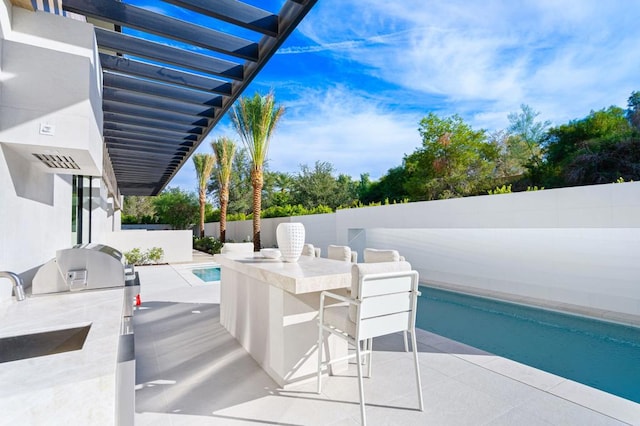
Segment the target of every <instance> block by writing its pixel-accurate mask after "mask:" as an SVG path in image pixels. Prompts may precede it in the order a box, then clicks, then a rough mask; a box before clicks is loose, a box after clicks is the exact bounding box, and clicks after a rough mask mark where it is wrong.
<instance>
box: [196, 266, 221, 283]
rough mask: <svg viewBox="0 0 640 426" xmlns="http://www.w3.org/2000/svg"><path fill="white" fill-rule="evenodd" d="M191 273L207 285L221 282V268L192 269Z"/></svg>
mask: <svg viewBox="0 0 640 426" xmlns="http://www.w3.org/2000/svg"><path fill="white" fill-rule="evenodd" d="M191 273H192V274H193V275H195V276H196V277H198V278H200V279H201V280H202V281H204V282H207V283H210V282H215V281H220V267H218V266H208V267H206V268H197V269H192V270H191Z"/></svg>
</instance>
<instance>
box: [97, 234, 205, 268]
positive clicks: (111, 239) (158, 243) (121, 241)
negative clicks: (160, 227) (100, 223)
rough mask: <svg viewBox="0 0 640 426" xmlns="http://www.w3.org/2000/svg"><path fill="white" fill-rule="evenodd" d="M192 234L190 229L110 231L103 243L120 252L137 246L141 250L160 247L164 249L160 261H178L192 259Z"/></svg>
mask: <svg viewBox="0 0 640 426" xmlns="http://www.w3.org/2000/svg"><path fill="white" fill-rule="evenodd" d="M192 241H193V234H192V232H191V231H146V230H138V229H136V230H128V231H119V232H110V233H108V234H107V235H106V240H105V244H107V245H109V246H111V247H114V248H116V249H118V250H120V251H121V252H123V253H124V252H127V251H130V250H132V249H134V248H139V249H140V250H142V251H143V252H144V251H146V250H148V249H150V248H153V247H160V248H162V250H164V256H163V258H162V262H167V263H178V262H190V261H191V260H192V255H191V251H192V246H193V242H192Z"/></svg>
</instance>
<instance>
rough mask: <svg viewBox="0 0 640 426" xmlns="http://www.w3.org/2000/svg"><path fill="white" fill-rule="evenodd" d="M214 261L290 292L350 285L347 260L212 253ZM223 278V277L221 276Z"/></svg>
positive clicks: (312, 290) (304, 291)
mask: <svg viewBox="0 0 640 426" xmlns="http://www.w3.org/2000/svg"><path fill="white" fill-rule="evenodd" d="M214 259H215V260H216V262H218V263H219V264H220V266H222V267H228V268H231V269H233V270H235V271H238V272H241V273H244V274H246V275H248V276H250V277H252V278H256V279H258V280H260V281H264V282H267V283H269V284H271V285H273V286H275V287H277V288H280V289H282V290H285V291H287V292H289V293H292V294H303V293H313V292H318V291H322V290H335V289H339V288H345V287H349V286H351V265H352V264H351V263H349V262H340V261H337V260H332V259H325V258H321V257H310V256H300V260H298V262H292V263H289V262H284V261H283V260H281V259H268V258H265V257H264V256H262V255H261V254H260V253H251V254H247V253H233V254H216V255H215V256H214ZM223 279H224V278H223Z"/></svg>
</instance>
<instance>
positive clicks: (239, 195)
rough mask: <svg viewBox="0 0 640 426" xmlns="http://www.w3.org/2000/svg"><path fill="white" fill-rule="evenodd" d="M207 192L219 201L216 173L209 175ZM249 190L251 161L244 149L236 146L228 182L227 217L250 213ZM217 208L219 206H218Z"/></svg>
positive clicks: (250, 194) (250, 196)
mask: <svg viewBox="0 0 640 426" xmlns="http://www.w3.org/2000/svg"><path fill="white" fill-rule="evenodd" d="M209 192H210V193H211V194H213V195H214V196H215V199H217V200H220V182H219V179H218V175H217V173H213V174H212V175H211V179H210V180H209ZM252 193H253V190H252V188H251V160H250V159H249V156H248V155H247V150H246V149H245V148H242V147H239V146H236V153H235V155H234V156H233V161H232V165H231V179H230V180H229V205H228V206H227V215H229V214H238V213H244V214H248V213H250V212H251V208H252V206H251V203H252ZM218 207H219V206H218Z"/></svg>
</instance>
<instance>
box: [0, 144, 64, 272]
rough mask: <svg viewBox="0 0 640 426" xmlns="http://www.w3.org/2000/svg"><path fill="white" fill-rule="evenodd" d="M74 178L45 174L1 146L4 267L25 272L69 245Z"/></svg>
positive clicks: (0, 266) (0, 255) (0, 254)
mask: <svg viewBox="0 0 640 426" xmlns="http://www.w3.org/2000/svg"><path fill="white" fill-rule="evenodd" d="M71 189H72V188H71V176H61V175H54V174H49V173H42V172H41V171H39V170H37V169H36V168H34V167H33V166H31V165H30V164H29V163H28V162H26V161H24V160H23V158H22V157H21V156H19V155H17V154H15V153H14V152H12V151H11V150H9V149H7V147H5V146H2V145H1V144H0V200H2V202H1V203H0V270H9V271H13V272H16V273H20V274H23V273H27V275H28V272H29V270H31V269H32V268H35V267H37V266H39V265H41V264H42V263H44V262H46V261H48V260H49V259H51V258H53V257H54V256H55V251H56V250H59V249H62V248H67V247H70V246H71V244H72V241H71Z"/></svg>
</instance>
